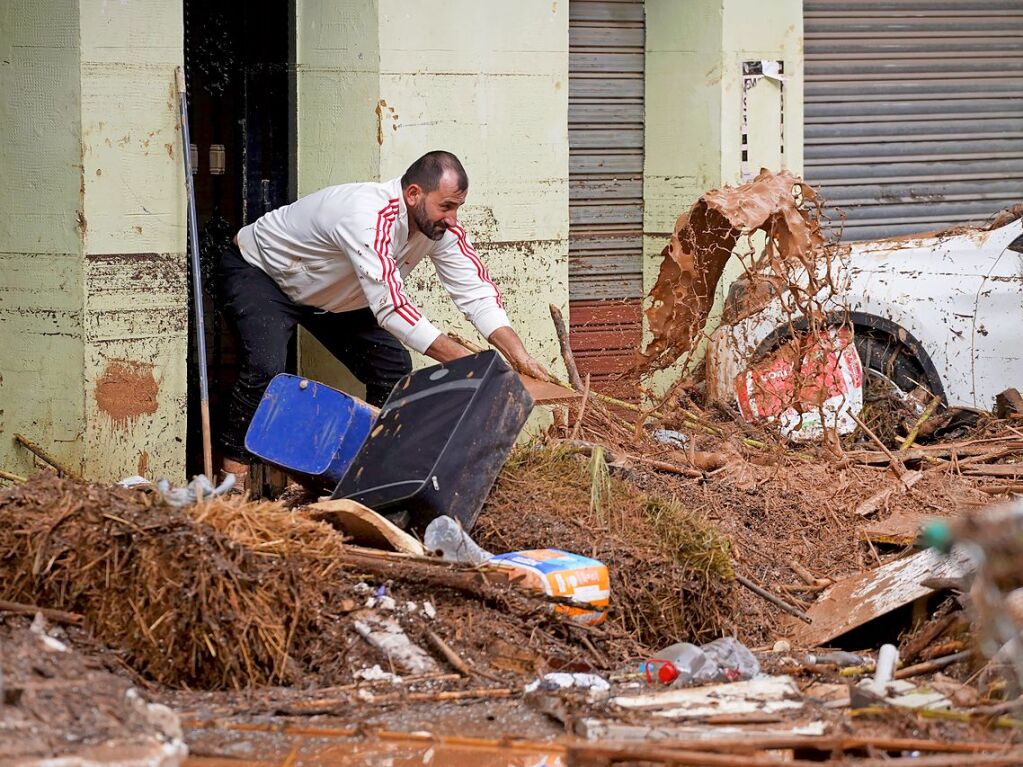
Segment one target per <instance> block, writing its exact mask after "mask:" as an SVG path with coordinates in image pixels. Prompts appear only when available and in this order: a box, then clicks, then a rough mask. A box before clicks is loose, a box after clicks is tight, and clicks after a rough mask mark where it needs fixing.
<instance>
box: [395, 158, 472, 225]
mask: <svg viewBox="0 0 1023 767" xmlns="http://www.w3.org/2000/svg"><path fill="white" fill-rule="evenodd" d="M465 195H466V192H465V190H462V191H459V190H458V181H457V177H456V176H455V174H454V173H451V172H450V171H449V172H446V173H445V174H444V175H443V176H442V177H441V180H440V183H439V184H438V185H437V188H436V189H434V190H433V191H432V192H423V190H422V188H421V187H420V186H419V185H418V184H412V185H411V186H410V187H409V188H408V189H406V190H405V204H406V206H408V210H409V215H410V216H411V217H412V220H413V221H415V222H416V228H418V229H419V231H420V232H422V233H423V234H424V235H426V236H427V237H428V238H429V239H431V240H434V241H436V240H439V239H440V238H441V237H443V236H444V232H446V231H447V230H448V228H449V227H451V226H454V225H455V224H457V223H458V209H459V207H461V205H462V203H464V202H465Z"/></svg>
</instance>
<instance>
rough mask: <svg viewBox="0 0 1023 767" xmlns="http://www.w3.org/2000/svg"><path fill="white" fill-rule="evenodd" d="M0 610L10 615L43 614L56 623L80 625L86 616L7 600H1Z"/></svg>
mask: <svg viewBox="0 0 1023 767" xmlns="http://www.w3.org/2000/svg"><path fill="white" fill-rule="evenodd" d="M0 610H2V611H5V612H9V613H18V614H19V615H35V614H36V613H41V614H42V616H43V617H44V618H46V619H47V620H50V621H53V622H54V623H72V624H78V623H81V622H82V621H83V620H84V616H82V615H79V614H78V613H68V612H64V611H63V610H54V609H53V608H51V607H39V606H38V605H26V604H23V603H21V602H8V601H7V600H6V599H0Z"/></svg>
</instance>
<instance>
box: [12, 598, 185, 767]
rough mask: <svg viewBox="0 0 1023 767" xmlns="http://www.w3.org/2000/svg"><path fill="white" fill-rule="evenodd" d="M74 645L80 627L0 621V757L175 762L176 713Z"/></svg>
mask: <svg viewBox="0 0 1023 767" xmlns="http://www.w3.org/2000/svg"><path fill="white" fill-rule="evenodd" d="M69 633H70V634H73V635H74V639H72V638H71V637H69ZM75 644H78V645H85V646H88V638H87V637H86V636H84V634H83V632H82V631H81V630H80V629H75V628H69V629H67V630H65V628H64V627H63V626H60V625H53V624H51V623H50V622H49V621H47V620H46V619H45V618H44V617H43V616H42V615H38V616H37V617H36V618H35V620H33V619H31V618H28V617H8V618H7V619H5V620H4V621H3V622H0V648H3V651H2V652H0V680H2V684H0V689H2V702H0V709H2V716H0V763H3V764H18V763H30V762H29V760H30V759H32V758H33V757H39V756H44V755H47V754H61V755H63V756H65V757H67V758H69V759H70V758H72V757H73V758H76V759H78V760H81V761H80V762H74V763H75V764H114V763H117V762H119V761H122V760H123V761H125V762H132V763H135V764H152V765H166V766H167V767H171V765H177V764H180V763H181V762H182V761H183V760H184V758H185V756H186V755H187V754H188V748H187V747H186V746H185V742H184V736H183V734H182V730H181V723H180V721H179V719H178V716H177V715H176V714H175V713H174V712H173V711H171V710H170V709H169V708H167V707H166V706H163V705H160V704H153V703H147V702H146V701H145V700H143V698H142V697H141V696H140V695H139V693H138V691H137V690H136V689H135V688H134V687H133V686H132V684H131V682H130V681H129V680H127V679H125V677H124V675H123V673H122V674H114V673H111V671H110V670H109V669H108V664H107V662H106V661H107V660H109V659H107V658H105V657H104V655H102V654H97V653H96V652H95V649H94V648H92V651H91V652H89V653H83V652H82V651H80V650H78V649H76V648H75V646H74V645H75ZM110 665H115V664H113V663H110ZM68 763H70V762H68Z"/></svg>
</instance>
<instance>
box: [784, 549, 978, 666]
mask: <svg viewBox="0 0 1023 767" xmlns="http://www.w3.org/2000/svg"><path fill="white" fill-rule="evenodd" d="M971 567H972V566H971V564H970V561H969V558H968V557H967V556H966V554H965V553H963V552H962V551H960V550H959V549H954V550H953V553H952V555H951V556H945V555H944V554H941V553H939V552H937V551H934V550H933V549H928V550H927V551H921V552H920V553H919V554H913V555H912V556H909V557H904V558H902V559H897V560H895V561H894V562H889V563H888V564H885V565H881V566H880V567H878V568H876V569H874V570H869V571H867V572H864V573H860V574H859V575H854V576H852V577H850V578H845V579H843V580H841V581H839V582H838V583H836V584H835V585H834V586H832V587H831V588H829V589H828V590H827V591H825V592H824V593H823V594H821V596H820V599H819V600H818V601H817V603H816V604H814V605H813V606H812V607H810V608H809V609H808V610H807V611H806V612H807V615H809V616H810V618H811V620H812V623H810V624H806V623H803V622H802V621H797V620H796V619H794V618H793V619H792V620H791V621H790V622H789V625H790V627H791V630H792V634H791V641H792V643H793V644H794V645H796V646H798V647H815V646H817V645H822V644H826V643H828V642H830V641H831V640H832V639H835V638H836V637H839V636H841V635H842V634H845V633H847V632H849V631H852V630H853V629H855V628H858V627H860V626H863V625H865V624H867V623H869V622H870V621H872V620H874V619H875V618H880V617H881V616H882V615H887V614H888V613H890V612H892V611H893V610H896V609H898V608H899V607H902V606H903V605H907V604H909V603H911V602H914V601H916V600H917V599H919V598H920V597H924V596H927V595H928V594H932V593H933V589H929V588H927V587H925V586H921V585H920V582H921V581H923V580H926V579H928V578H959V577H962V576H963V575H965V574H966V573H967V572H968V571H969V570H970V569H971Z"/></svg>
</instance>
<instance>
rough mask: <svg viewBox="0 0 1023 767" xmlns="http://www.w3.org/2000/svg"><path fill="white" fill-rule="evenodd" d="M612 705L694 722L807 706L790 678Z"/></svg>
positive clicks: (685, 691) (636, 697)
mask: <svg viewBox="0 0 1023 767" xmlns="http://www.w3.org/2000/svg"><path fill="white" fill-rule="evenodd" d="M611 703H613V704H614V705H616V706H618V707H619V708H624V709H628V710H633V711H644V712H648V713H649V715H650V716H655V717H658V718H661V719H694V718H699V717H707V716H716V715H719V714H732V715H734V714H750V713H760V714H772V713H776V712H778V711H787V710H795V709H800V708H802V707H803V696H802V695H801V694H800V692H799V688H798V687H797V686H796V683H795V681H794V680H793V679H792V677H789V676H759V677H756V678H754V679H748V680H746V681H743V682H731V683H726V684H713V685H706V686H703V687H686V688H682V689H677V690H665V691H661V692H652V693H647V694H644V695H619V696H618V697H617V698H613V699H612V700H611Z"/></svg>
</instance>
